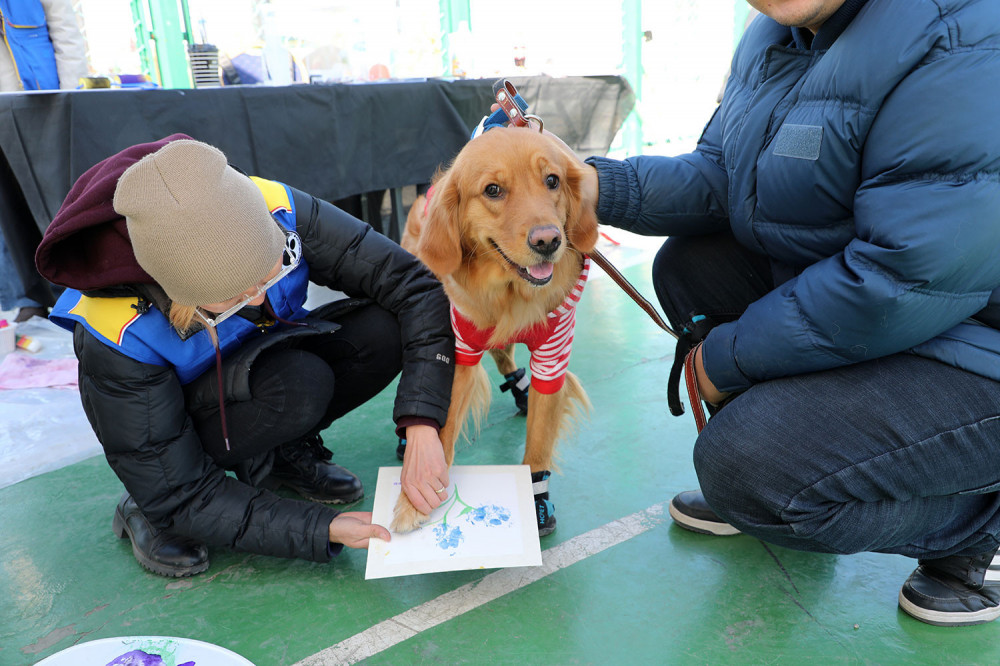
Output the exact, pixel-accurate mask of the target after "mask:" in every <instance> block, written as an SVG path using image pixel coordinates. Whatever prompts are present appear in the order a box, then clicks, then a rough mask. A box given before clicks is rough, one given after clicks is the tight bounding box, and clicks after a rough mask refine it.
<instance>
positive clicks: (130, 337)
mask: <svg viewBox="0 0 1000 666" xmlns="http://www.w3.org/2000/svg"><path fill="white" fill-rule="evenodd" d="M252 180H253V181H254V183H255V184H256V185H257V187H259V188H260V190H261V192H262V193H263V194H264V200H265V201H266V202H267V206H268V209H269V210H270V211H271V216H272V217H274V219H275V220H276V221H277V222H278V224H280V225H281V226H282V227H284V228H285V229H289V230H292V231H294V230H295V204H294V203H293V201H292V197H291V195H290V193H289V192H288V189H287V188H286V187H285V186H284V185H282V184H281V183H277V182H274V181H270V180H263V179H261V178H253V179H252ZM308 286H309V267H308V266H307V265H306V262H305V261H302V262H301V263H300V264H299V266H298V268H296V269H295V270H294V271H292V272H291V273H289V274H288V275H287V276H286V277H285V278H283V279H281V280H279V281H278V282H277V283H276V284H275V285H274V286H273V287H271V288H270V289H268V290H267V299H268V301H269V302H270V303H271V307H273V308H274V311H275V313H276V314H277V315H278V316H279V317H281V318H283V319H289V320H296V319H301V318H302V317H304V316H305V315H306V314H308V310H306V309H304V308H303V307H302V304H303V303H305V300H306V291H307V289H308ZM49 319H51V320H52V321H53V322H54V323H56V324H58V325H59V326H62V327H63V328H65V329H67V330H70V331H72V330H73V328H74V327H75V326H76V324H78V323H79V324H83V326H84V327H85V328H86V329H87V330H88V331H90V332H91V333H92V334H93V335H94V336H95V337H97V339H98V340H100V341H101V342H103V343H104V344H106V345H108V346H109V347H112V348H114V349H117V350H118V351H120V352H121V353H123V354H125V355H126V356H128V357H130V358H134V359H135V360H137V361H142V362H143V363H151V364H153V365H162V366H169V367H173V368H174V370H175V372H176V373H177V377H178V378H179V379H180V382H181V384H187V383H189V382H191V381H193V380H194V379H195V378H196V377H198V376H199V375H201V374H202V373H203V372H205V370H207V369H208V368H209V367H211V366H212V365H214V363H215V347H213V346H212V339H211V338H210V337H209V335H208V331H206V330H200V331H198V332H197V333H195V334H194V335H192V336H190V337H189V338H188V339H187V340H182V339H181V338H180V336H178V335H177V332H176V331H175V330H174V328H173V327H172V326H171V325H170V321H169V320H168V319H167V318H166V316H164V314H163V313H162V312H160V311H159V310H157V309H156V308H146V307H143V301H142V299H140V298H139V297H137V296H123V297H116V298H95V297H91V296H85V295H84V294H82V293H80V292H79V291H77V290H76V289H67V290H66V291H64V292H63V294H62V296H60V297H59V300H58V301H57V302H56V304H55V307H53V308H52V313H51V314H50V315H49ZM216 332H217V333H218V335H219V348H220V349H221V351H222V357H223V358H225V357H226V356H227V355H228V354H229V353H231V352H232V351H234V350H235V349H238V348H239V347H240V345H242V344H243V343H244V342H245V341H246V340H248V339H249V338H251V337H254V336H257V335H260V334H261V332H260V329H259V328H258V327H257V326H256V325H254V324H253V323H251V322H250V321H247V320H246V319H243V318H242V317H230V318H229V319H226V320H225V321H223V322H222V323H221V324H220V325H219V326H218V328H217V330H216Z"/></svg>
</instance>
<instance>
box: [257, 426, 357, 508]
mask: <svg viewBox="0 0 1000 666" xmlns="http://www.w3.org/2000/svg"><path fill="white" fill-rule="evenodd" d="M332 458H333V453H332V452H331V451H330V449H328V448H326V447H325V446H323V439H322V438H321V437H320V436H319V435H313V436H312V437H307V438H306V439H304V440H302V441H299V442H291V443H289V444H282V445H281V446H279V447H278V448H277V450H276V451H275V456H274V467H273V468H272V469H271V473H270V475H269V476H268V477H267V479H265V485H267V486H268V487H271V488H278V487H280V486H285V487H286V488H291V489H292V490H294V491H295V492H297V493H298V494H300V495H302V496H303V497H306V498H308V499H311V500H313V501H316V502H323V503H325V504H348V503H350V502H356V501H357V500H359V499H361V498H362V496H364V488H363V487H362V485H361V479H359V478H358V477H357V476H355V475H354V473H353V472H350V471H349V470H346V469H344V468H343V467H341V466H340V465H335V464H333V463H332V462H330V460H331V459H332Z"/></svg>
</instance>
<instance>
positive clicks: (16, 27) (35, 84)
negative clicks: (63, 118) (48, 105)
mask: <svg viewBox="0 0 1000 666" xmlns="http://www.w3.org/2000/svg"><path fill="white" fill-rule="evenodd" d="M0 19H2V20H3V39H4V42H5V47H6V48H7V50H8V51H10V56H11V58H12V59H13V61H14V67H15V69H17V75H18V77H20V79H21V85H23V86H24V89H25V90H58V89H59V70H58V69H57V67H56V52H55V48H54V47H53V46H52V40H51V39H50V38H49V28H48V25H47V24H46V22H45V8H44V7H42V3H41V2H39V1H38V0H27V1H25V0H15V1H14V2H11V0H0Z"/></svg>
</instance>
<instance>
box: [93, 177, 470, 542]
mask: <svg viewBox="0 0 1000 666" xmlns="http://www.w3.org/2000/svg"><path fill="white" fill-rule="evenodd" d="M292 192H293V197H294V201H295V208H296V220H297V221H296V225H297V231H298V232H299V235H300V236H301V238H302V244H303V252H304V254H303V259H304V261H305V262H306V263H307V264H308V266H309V276H310V280H311V281H312V282H314V283H317V284H320V285H323V286H328V287H330V288H332V289H335V290H340V291H343V292H345V293H346V294H348V295H349V296H353V297H363V298H370V299H372V300H374V301H375V302H376V303H378V304H379V305H380V306H381V307H383V308H385V309H386V310H388V311H390V312H394V313H396V315H397V316H398V318H399V322H400V326H401V334H402V339H403V371H402V376H401V378H400V381H399V387H398V390H397V395H396V402H395V407H394V409H393V418H394V420H396V421H397V422H398V421H399V420H400V419H401V418H404V417H420V418H430V419H433V420H435V421H437V422H438V423H439V424H443V423H444V421H445V417H446V415H447V410H448V402H449V397H450V392H451V379H452V373H453V367H454V366H453V362H452V357H453V355H454V338H453V336H452V332H451V326H450V322H449V316H448V301H447V297H446V296H445V294H444V291H443V290H442V288H441V285H440V283H438V281H437V280H436V279H435V278H434V276H433V275H432V274H431V273H430V272H429V271H428V270H427V269H426V268H424V267H423V265H422V264H420V263H419V262H418V261H417V259H415V258H414V257H413V256H412V255H410V254H409V253H408V252H406V251H404V250H403V249H402V248H400V247H399V246H398V245H397V244H395V243H393V242H392V241H390V240H389V239H387V238H386V237H384V236H382V235H380V234H378V233H376V232H374V231H373V230H372V229H371V228H370V227H369V226H368V225H366V224H364V223H362V222H360V221H359V220H356V219H355V218H353V217H351V216H349V215H347V214H346V213H344V212H342V211H341V210H339V209H338V208H336V207H334V206H332V205H330V204H328V203H326V202H324V201H320V200H318V199H315V198H313V197H311V196H309V195H307V194H304V193H302V192H297V191H295V190H293V191H292ZM91 293H92V292H91ZM293 330H295V329H293ZM277 335H279V336H280V334H277ZM74 343H75V349H76V354H77V357H78V358H79V361H80V393H81V397H82V399H83V406H84V410H85V411H86V413H87V417H88V418H89V419H90V422H91V425H92V426H93V427H94V431H95V432H96V433H97V437H98V439H99V440H100V441H101V443H102V445H103V446H104V450H105V453H106V455H107V459H108V462H109V463H110V464H111V466H112V468H113V469H114V470H115V472H116V473H117V474H118V477H119V478H120V479H121V480H122V482H123V483H124V484H125V487H126V489H127V490H128V491H129V492H130V493H132V495H133V496H134V498H135V500H136V502H137V503H138V505H139V506H140V507H141V508H142V510H143V513H144V514H145V515H146V516H147V518H149V520H150V521H151V522H152V523H153V524H154V525H155V526H157V527H159V528H166V529H170V530H172V531H174V532H176V533H179V534H185V535H190V536H192V537H196V538H198V539H200V540H202V541H205V542H206V543H208V544H209V545H226V546H230V547H232V548H235V549H238V550H244V551H249V552H254V553H261V554H265V555H274V556H280V557H297V558H303V559H309V560H316V561H326V560H328V559H329V557H330V555H329V549H328V537H329V533H328V528H329V524H330V521H331V520H333V518H334V517H335V516H336V515H337V512H336V511H334V510H333V509H330V508H328V507H326V506H323V505H320V504H315V503H312V502H302V501H296V500H290V499H285V498H281V497H278V496H277V495H275V494H273V493H270V492H268V491H263V490H259V489H257V488H254V487H253V486H251V485H249V484H246V483H243V482H241V481H239V480H237V479H235V478H233V477H231V476H227V475H226V473H225V472H224V471H223V470H222V469H221V468H219V467H217V466H216V465H215V463H214V462H213V460H212V459H211V458H210V457H209V456H208V455H207V454H206V453H205V452H204V450H203V448H202V445H201V442H200V440H199V438H198V435H197V433H196V432H195V430H194V426H193V424H192V420H191V418H190V416H189V415H188V412H187V410H186V405H185V393H184V390H183V389H182V387H181V384H180V382H179V381H178V378H177V376H176V374H175V373H174V371H173V370H172V369H171V368H169V367H162V366H156V365H149V364H145V363H141V362H139V361H136V360H134V359H131V358H129V357H127V356H125V355H123V354H121V353H120V352H118V351H117V350H115V349H112V348H111V347H109V346H108V345H106V344H104V343H103V342H101V341H99V340H98V339H97V338H96V337H94V336H93V335H92V334H91V333H89V332H88V331H87V330H86V329H84V328H83V326H81V325H77V327H76V331H75V333H74ZM241 379H245V378H239V377H236V378H232V377H230V378H227V381H237V382H238V381H240V380H241Z"/></svg>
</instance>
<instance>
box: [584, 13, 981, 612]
mask: <svg viewBox="0 0 1000 666" xmlns="http://www.w3.org/2000/svg"><path fill="white" fill-rule="evenodd" d="M749 2H750V4H751V5H753V6H754V7H756V8H757V9H759V10H760V11H761V12H762V14H763V15H762V16H759V17H758V18H757V19H756V20H754V22H753V23H752V24H751V25H750V26H749V28H748V29H747V31H746V33H745V35H744V37H743V38H742V40H741V42H740V44H739V45H738V47H737V49H736V53H735V55H734V57H733V61H732V70H731V77H730V79H729V81H728V83H727V86H726V90H725V94H724V96H723V99H722V101H721V104H720V106H719V107H718V110H717V111H716V113H715V115H714V117H713V118H712V119H711V120H710V122H709V123H708V125H707V126H706V128H705V131H704V134H703V135H702V137H701V139H700V141H699V143H698V146H697V148H696V149H695V151H694V152H692V153H690V154H687V155H682V156H678V157H663V156H640V157H633V158H630V159H627V160H624V161H616V160H611V159H606V158H589V159H588V160H587V163H588V164H590V165H592V166H593V167H594V169H592V170H589V174H588V188H589V193H590V196H592V197H593V199H594V200H595V201H596V205H597V210H598V216H599V218H600V220H601V221H602V222H603V223H605V224H609V225H613V226H617V227H621V228H623V229H627V230H629V231H632V232H636V233H640V234H644V235H653V236H669V238H668V239H667V240H666V242H665V243H664V245H663V247H662V248H661V250H660V251H659V253H658V255H657V257H656V260H655V262H654V264H653V281H654V286H655V289H656V292H657V296H658V298H659V301H660V304H661V306H662V307H663V309H664V311H665V313H666V314H667V316H668V318H669V319H670V321H671V323H672V324H673V326H675V327H676V328H677V329H678V330H679V331H683V335H682V340H681V343H680V345H679V348H680V351H681V352H682V353H683V352H685V351H686V350H688V349H690V353H691V360H692V362H693V369H694V371H693V374H694V376H695V377H696V380H697V386H698V388H699V389H700V393H701V397H702V398H703V399H704V401H705V402H707V403H708V404H709V411H710V413H712V414H713V416H712V418H711V419H710V420H709V421H708V423H707V426H706V427H705V428H704V430H703V431H702V432H701V433H700V434H699V436H698V439H697V442H696V444H695V448H694V463H695V469H696V471H697V474H698V480H699V483H700V486H701V490H700V491H688V492H683V493H680V494H679V495H677V496H676V497H675V498H674V499H673V501H672V502H671V505H670V513H671V515H672V517H673V518H674V520H675V521H676V522H677V523H678V524H679V525H681V526H682V527H685V528H688V529H692V530H695V531H699V532H705V533H709V534H735V533H739V532H744V533H746V534H750V535H752V536H755V537H758V538H760V539H763V540H765V541H768V542H770V543H774V544H778V545H781V546H785V547H788V548H794V549H799V550H808V551H818V552H828V553H857V552H863V551H873V552H882V553H896V554H901V555H905V556H908V557H913V558H917V559H918V566H917V568H916V570H915V571H914V572H913V574H912V575H911V576H910V577H909V578H908V579H907V581H906V582H905V583H904V584H903V586H902V589H901V591H900V594H899V605H900V606H901V607H902V609H903V610H904V611H905V612H906V613H908V614H910V615H912V616H913V617H915V618H917V619H919V620H922V621H924V622H928V623H931V624H938V625H967V624H978V623H982V622H987V621H991V620H994V619H996V618H997V617H998V616H1000V555H998V553H997V549H998V546H1000V126H998V122H1000V121H998V115H997V114H998V110H1000V11H998V8H997V3H996V0H749ZM678 360H683V359H678Z"/></svg>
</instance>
